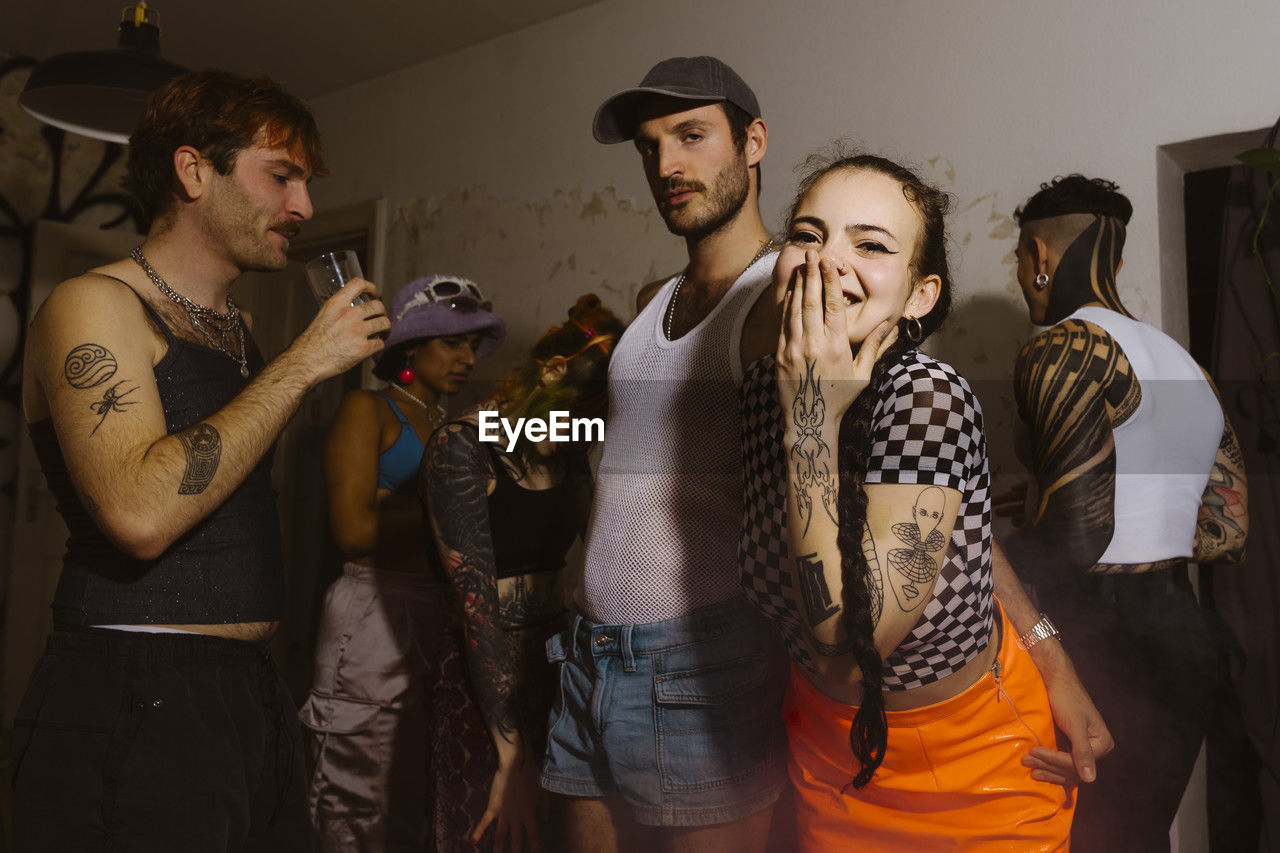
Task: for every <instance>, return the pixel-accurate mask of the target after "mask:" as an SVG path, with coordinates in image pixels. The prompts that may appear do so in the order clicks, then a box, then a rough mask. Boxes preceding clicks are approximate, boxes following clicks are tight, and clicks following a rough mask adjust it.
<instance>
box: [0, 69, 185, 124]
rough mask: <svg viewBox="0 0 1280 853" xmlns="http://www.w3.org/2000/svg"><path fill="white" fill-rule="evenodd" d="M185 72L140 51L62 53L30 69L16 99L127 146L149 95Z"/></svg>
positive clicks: (44, 116) (48, 118)
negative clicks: (25, 83)
mask: <svg viewBox="0 0 1280 853" xmlns="http://www.w3.org/2000/svg"><path fill="white" fill-rule="evenodd" d="M186 71H187V69H186V68H183V67H182V66H181V65H176V64H175V63H172V62H168V61H166V60H163V59H161V58H160V57H158V56H154V55H152V54H149V53H143V52H141V51H137V50H128V49H118V50H92V51H82V52H79V53H64V54H62V55H60V56H55V57H53V58H51V59H47V60H45V61H44V62H41V63H40V64H39V65H37V66H36V67H35V68H34V69H32V71H31V76H30V77H28V78H27V85H26V86H25V87H24V88H23V90H22V94H20V95H19V96H18V103H19V104H20V105H21V106H22V108H23V109H24V110H26V111H27V112H28V113H30V114H31V115H32V116H34V117H35V118H37V119H39V120H40V121H43V122H45V123H46V124H51V125H53V126H54V127H60V128H62V129H64V130H69V131H71V132H72V133H80V134H83V135H85V136H91V137H93V138H94V139H103V140H106V141H108V142H118V143H120V144H121V145H124V144H126V143H128V141H129V134H131V133H133V129H134V127H135V126H136V125H137V123H138V119H139V118H140V117H141V115H142V109H143V107H144V106H145V105H146V102H147V96H148V95H150V94H151V93H152V92H153V91H155V90H156V89H158V88H160V87H161V86H163V85H164V84H165V83H167V82H169V80H170V79H172V78H173V77H176V76H177V75H179V74H185V73H186Z"/></svg>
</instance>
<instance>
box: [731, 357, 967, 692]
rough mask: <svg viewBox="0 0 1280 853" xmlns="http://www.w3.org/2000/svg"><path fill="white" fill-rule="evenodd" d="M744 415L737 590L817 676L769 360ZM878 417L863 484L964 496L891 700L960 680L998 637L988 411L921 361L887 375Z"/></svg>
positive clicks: (758, 365)
mask: <svg viewBox="0 0 1280 853" xmlns="http://www.w3.org/2000/svg"><path fill="white" fill-rule="evenodd" d="M741 404H742V431H743V440H742V454H743V469H744V470H745V472H746V487H747V494H746V512H745V515H744V517H743V522H742V541H741V543H740V544H739V549H738V556H739V561H740V565H741V571H742V585H743V587H744V588H745V590H746V593H747V598H749V599H751V600H752V601H753V602H755V604H756V606H757V607H759V608H760V610H761V611H762V612H764V614H765V615H766V616H768V617H770V618H771V619H774V620H775V621H777V622H779V623H780V624H781V626H782V630H783V634H784V636H785V637H786V640H787V645H788V646H789V647H790V649H791V655H792V657H793V658H794V660H795V661H796V663H797V665H799V666H801V667H803V668H805V669H807V670H810V671H812V670H813V664H812V662H811V661H810V659H809V652H808V649H807V647H806V646H805V643H804V639H803V637H802V636H801V633H800V622H799V617H798V613H799V610H798V609H797V606H796V596H795V590H794V589H793V588H792V585H791V578H792V571H791V566H790V564H789V557H788V545H787V472H786V467H785V464H784V457H783V450H782V433H783V420H782V409H781V408H780V406H779V405H778V395H777V385H776V383H775V379H774V357H773V356H772V355H766V356H764V357H763V358H760V359H758V360H757V361H755V362H753V363H752V365H751V366H750V367H749V368H748V369H747V372H746V375H745V377H744V380H743V385H742V393H741ZM871 417H872V424H873V426H872V431H871V456H870V458H869V462H868V465H867V476H866V482H868V483H904V484H920V485H935V486H944V487H948V488H952V489H956V490H957V491H959V492H960V495H961V500H960V510H959V512H958V513H957V515H956V524H955V529H954V531H953V532H952V534H951V547H949V548H948V549H947V552H946V553H947V557H946V562H945V563H944V565H943V567H942V571H941V572H939V574H938V579H937V581H936V582H935V584H934V591H933V598H932V599H931V600H930V601H929V603H928V604H927V605H926V606H925V609H924V612H923V613H922V614H921V617H920V622H919V623H918V624H917V625H916V627H915V629H914V630H912V632H911V633H910V634H908V635H907V637H906V639H904V640H903V641H902V643H901V645H899V646H898V647H897V648H896V649H894V651H893V653H892V654H891V655H889V657H888V658H887V659H886V660H885V663H884V684H885V688H886V689H888V690H909V689H911V688H913V687H920V686H922V685H925V684H931V683H932V682H935V681H937V680H938V679H940V678H943V677H945V676H947V675H950V674H951V673H953V672H955V671H956V670H957V669H959V668H960V667H962V666H964V664H966V663H967V662H969V661H970V660H972V659H973V658H974V657H976V656H977V654H978V653H979V652H980V651H982V650H983V649H984V648H986V645H987V641H988V639H989V638H990V636H991V628H992V621H991V613H992V608H991V593H992V578H991V500H990V478H989V474H988V471H987V442H986V436H985V432H984V429H983V425H982V408H981V406H980V405H979V403H978V398H977V397H976V396H975V395H974V393H973V391H972V389H970V388H969V384H968V383H967V382H965V380H964V379H963V378H962V377H961V376H960V374H958V373H956V371H955V370H954V369H953V368H952V367H951V366H950V365H948V364H944V363H942V362H940V361H937V360H935V359H933V358H930V357H929V356H927V355H924V354H923V353H920V352H916V351H914V350H913V351H909V352H906V353H904V354H903V355H902V356H901V361H899V362H898V363H897V364H895V365H893V366H892V367H890V368H889V372H888V374H887V375H886V378H885V380H884V383H883V384H882V385H881V386H880V389H879V402H878V403H876V406H875V409H874V410H873V412H872V416H871ZM840 485H841V488H845V487H846V486H847V484H845V483H841V484H840Z"/></svg>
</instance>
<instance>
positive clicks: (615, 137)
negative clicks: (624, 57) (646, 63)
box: [591, 56, 760, 144]
mask: <svg viewBox="0 0 1280 853" xmlns="http://www.w3.org/2000/svg"><path fill="white" fill-rule="evenodd" d="M645 95H667V96H668V97H672V98H684V99H686V100H690V101H711V102H715V101H728V102H729V103H731V104H733V105H734V106H736V107H739V108H740V109H742V110H745V111H746V112H747V113H749V114H750V115H751V117H752V118H760V104H759V102H758V101H756V95H755V92H752V91H751V87H750V86H748V85H747V84H746V82H745V81H744V80H743V79H742V78H741V77H739V76H738V75H737V73H736V72H735V71H734V70H733V69H732V68H730V67H729V66H728V65H725V64H724V63H723V62H721V61H720V60H718V59H716V58H715V57H714V56H676V57H672V58H671V59H664V60H662V61H661V62H659V63H658V64H657V65H655V66H653V67H652V68H650V69H649V73H648V74H646V75H644V79H643V80H641V81H640V85H639V86H636V87H634V88H632V89H624V90H623V91H621V92H619V93H618V94H616V95H614V96H613V97H612V98H610V99H609V100H607V101H605V102H604V103H603V104H601V105H600V109H598V110H596V118H595V122H594V123H593V124H592V126H591V130H592V132H593V133H594V134H595V137H596V141H597V142H604V143H606V144H610V143H614V142H626V141H627V140H629V139H633V138H634V137H635V123H636V122H635V112H636V105H637V104H639V102H640V100H641V99H642V98H644V96H645Z"/></svg>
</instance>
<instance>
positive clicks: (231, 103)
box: [124, 69, 328, 220]
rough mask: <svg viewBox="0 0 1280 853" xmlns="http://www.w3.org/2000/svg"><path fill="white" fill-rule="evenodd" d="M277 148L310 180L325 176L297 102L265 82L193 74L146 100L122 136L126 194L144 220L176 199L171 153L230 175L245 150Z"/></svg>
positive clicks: (309, 122)
mask: <svg viewBox="0 0 1280 853" xmlns="http://www.w3.org/2000/svg"><path fill="white" fill-rule="evenodd" d="M255 144H257V145H264V146H266V147H268V148H282V149H284V150H286V151H288V152H289V154H290V156H293V157H296V158H297V159H299V160H300V161H301V162H302V163H303V164H304V166H305V167H306V168H309V169H310V170H311V173H312V174H313V175H316V176H323V175H326V174H328V168H327V167H326V166H325V162H324V156H323V154H322V153H321V149H320V131H319V130H318V129H317V128H316V120H315V117H314V116H313V115H312V114H311V110H310V109H309V108H308V107H307V105H306V104H305V103H303V102H302V100H301V99H299V98H296V97H294V96H293V95H290V94H289V93H288V92H285V91H284V90H283V89H281V88H280V86H279V85H277V84H276V83H275V82H274V81H273V80H271V79H270V78H268V77H241V76H239V75H236V74H231V73H229V72H226V71H218V70H215V69H206V70H204V71H193V72H191V73H190V74H183V75H181V76H179V77H175V78H173V79H172V80H170V81H169V82H168V83H167V84H166V85H165V86H163V87H161V88H160V89H158V90H156V91H155V92H153V93H152V94H151V97H149V98H148V99H147V106H146V109H145V110H144V111H143V113H142V118H141V119H140V120H139V121H138V126H137V128H136V129H135V130H134V131H133V135H132V136H130V137H129V159H128V170H127V172H126V174H125V179H124V183H125V188H126V189H128V190H129V192H131V193H132V194H133V197H134V199H135V200H136V201H137V203H138V207H139V209H140V210H141V211H142V213H143V215H144V216H146V217H147V218H148V219H150V220H154V219H156V218H158V217H161V216H163V215H164V214H166V213H168V212H169V210H170V209H171V208H172V207H173V205H174V203H175V201H176V200H177V197H178V196H177V178H176V176H175V175H174V171H173V152H174V151H175V150H177V149H178V148H179V147H180V146H183V145H190V146H192V147H193V148H195V149H197V150H198V151H199V152H200V153H201V154H202V155H203V156H204V157H206V158H208V160H209V161H210V162H211V163H212V164H213V168H214V170H215V171H217V173H218V174H219V175H227V174H230V172H231V170H232V169H233V168H234V167H235V163H236V155H237V154H238V153H239V152H240V151H241V150H243V149H245V148H248V147H250V146H252V145H255Z"/></svg>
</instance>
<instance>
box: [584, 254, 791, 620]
mask: <svg viewBox="0 0 1280 853" xmlns="http://www.w3.org/2000/svg"><path fill="white" fill-rule="evenodd" d="M776 258H777V254H776V253H773V254H769V255H766V256H765V257H763V258H760V259H759V260H757V261H756V262H755V263H753V264H752V265H751V266H749V267H747V269H746V270H745V271H744V272H743V273H742V275H740V276H739V277H738V280H737V281H735V282H734V283H733V286H732V287H731V288H730V289H729V290H728V292H726V293H725V295H724V296H723V297H722V298H721V299H720V302H719V303H718V304H717V305H716V306H715V308H713V309H712V310H711V313H710V314H708V315H707V316H706V318H704V319H703V321H702V322H701V323H699V324H698V325H697V326H695V327H694V328H693V329H692V330H690V331H689V332H688V334H686V335H684V336H683V337H681V338H680V339H679V340H675V341H669V340H667V338H666V335H665V334H664V333H663V331H662V318H663V317H664V316H665V314H666V311H667V306H668V304H669V302H670V300H671V292H672V290H673V289H674V286H675V282H676V279H675V278H672V279H671V280H670V281H668V282H667V283H666V284H665V285H663V286H662V288H661V290H659V291H658V293H657V294H656V295H655V296H654V298H653V299H651V300H649V304H648V305H646V306H645V308H644V310H643V311H641V312H640V315H639V316H638V317H636V319H635V321H634V322H633V323H632V324H631V325H630V326H629V327H628V328H627V331H626V333H625V334H623V336H622V339H621V340H620V341H619V342H618V346H617V349H615V350H614V353H613V360H612V361H611V362H610V363H609V419H608V422H607V426H606V429H605V439H604V451H603V454H602V456H601V460H600V466H599V470H598V472H597V476H596V494H595V502H594V504H593V506H592V510H591V522H590V526H589V531H588V534H587V552H586V567H585V573H584V576H583V585H582V596H583V600H582V601H581V602H580V604H581V605H582V608H583V612H584V613H585V614H586V616H587V618H588V619H591V620H592V621H595V622H599V623H605V624H618V625H626V624H641V623H644V622H658V621H661V620H664V619H673V618H675V617H677V616H683V615H685V614H687V613H690V612H692V611H694V610H696V609H698V608H699V607H705V606H707V605H710V604H715V603H717V602H720V601H723V600H725V599H727V598H730V597H731V596H735V595H741V594H742V588H741V586H740V584H739V582H738V537H739V533H740V531H741V527H742V509H743V478H742V455H741V447H740V444H741V440H742V438H741V429H742V427H741V415H740V413H739V407H738V386H739V384H740V383H741V381H742V371H741V369H740V366H739V364H738V348H739V342H740V340H741V337H742V326H743V323H744V322H745V321H746V316H747V313H748V312H749V311H750V309H751V306H752V305H753V304H754V303H755V301H756V297H758V296H759V295H760V293H761V291H762V290H763V289H764V288H765V287H766V286H767V285H768V283H769V279H770V275H771V273H772V272H773V265H774V261H775V260H776Z"/></svg>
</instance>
